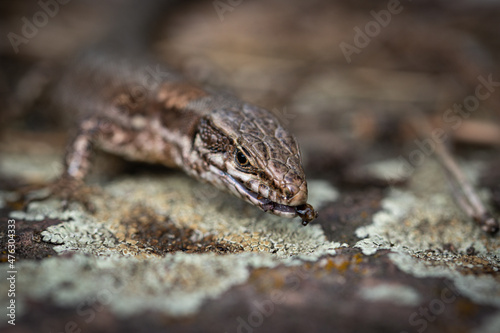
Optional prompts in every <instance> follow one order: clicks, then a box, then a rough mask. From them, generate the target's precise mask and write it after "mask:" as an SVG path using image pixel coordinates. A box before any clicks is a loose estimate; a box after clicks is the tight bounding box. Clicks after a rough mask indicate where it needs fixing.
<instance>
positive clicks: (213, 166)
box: [52, 53, 317, 225]
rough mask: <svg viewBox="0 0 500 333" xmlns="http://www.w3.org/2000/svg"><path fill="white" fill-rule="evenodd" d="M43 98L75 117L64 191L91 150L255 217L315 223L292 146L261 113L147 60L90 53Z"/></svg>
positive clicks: (80, 176)
mask: <svg viewBox="0 0 500 333" xmlns="http://www.w3.org/2000/svg"><path fill="white" fill-rule="evenodd" d="M70 68H71V70H68V71H67V72H66V73H65V75H64V77H62V78H61V80H60V81H59V84H58V85H57V86H56V88H55V90H54V91H53V93H52V96H53V99H54V101H55V102H56V104H57V105H59V107H60V109H61V110H64V111H66V112H68V113H69V114H71V115H74V116H76V119H77V122H76V123H77V128H78V130H77V131H76V135H75V136H74V139H73V141H72V142H71V144H70V145H69V148H68V152H67V154H66V157H65V172H64V175H63V177H62V179H64V181H65V182H68V181H69V182H72V181H75V182H77V181H78V182H81V181H83V180H84V178H85V176H86V175H87V173H88V171H89V169H90V166H91V163H90V158H91V153H92V150H93V149H94V147H95V148H99V149H102V150H105V151H108V152H110V153H114V154H117V155H121V156H123V157H125V158H127V159H131V160H138V161H144V162H151V163H160V164H163V165H166V166H169V167H178V168H181V169H183V170H184V171H185V172H186V173H188V174H189V175H191V176H193V177H195V178H197V179H200V180H203V181H206V182H209V183H211V184H213V185H215V186H216V187H218V188H220V189H224V190H227V191H230V192H231V193H233V194H234V195H236V196H237V197H240V198H241V199H243V200H245V201H247V202H249V203H250V204H252V205H254V206H257V207H259V208H261V209H262V210H264V211H266V212H269V213H272V214H276V215H280V216H284V217H295V216H300V217H301V218H302V220H303V224H304V225H305V224H307V223H308V222H310V221H312V220H313V219H314V218H315V217H316V215H317V214H316V212H315V211H314V209H313V208H312V206H310V205H309V204H307V182H306V177H305V174H304V170H303V168H302V164H301V154H300V149H299V146H298V144H297V141H296V140H295V138H294V137H293V135H292V134H290V133H289V132H288V131H287V130H286V129H285V127H284V126H283V125H282V124H281V123H280V121H279V120H278V118H276V117H275V116H274V115H273V114H272V113H271V112H269V111H267V110H265V109H262V108H260V107H257V106H254V105H251V104H247V103H244V102H241V101H239V100H237V99H235V98H232V97H227V96H222V95H219V94H214V93H210V92H208V91H206V90H204V89H202V88H200V87H198V86H196V85H193V84H191V83H189V82H187V81H185V80H183V79H182V78H180V77H179V76H178V75H175V74H173V73H172V72H171V71H169V70H167V69H165V68H164V67H161V66H160V65H158V64H157V63H155V62H151V60H149V59H142V60H141V59H137V58H134V59H126V58H123V57H120V56H112V55H109V54H108V55H106V56H104V55H99V54H96V53H91V54H87V55H85V56H83V57H82V58H80V59H78V60H77V62H75V64H74V65H72V66H70Z"/></svg>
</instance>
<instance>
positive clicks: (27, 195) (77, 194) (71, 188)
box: [10, 176, 100, 213]
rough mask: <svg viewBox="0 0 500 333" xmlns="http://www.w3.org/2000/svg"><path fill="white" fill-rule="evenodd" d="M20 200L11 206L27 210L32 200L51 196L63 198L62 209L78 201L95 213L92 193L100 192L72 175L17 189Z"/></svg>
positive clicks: (45, 198)
mask: <svg viewBox="0 0 500 333" xmlns="http://www.w3.org/2000/svg"><path fill="white" fill-rule="evenodd" d="M41 190H46V191H48V193H47V194H43V195H41V196H40V195H38V196H37V193H36V192H39V191H41ZM17 193H18V194H19V195H20V198H19V200H17V201H16V202H14V203H12V202H11V203H10V204H11V206H14V207H19V206H20V207H21V209H23V210H25V209H26V208H27V207H28V205H29V204H30V203H32V202H40V201H44V200H47V199H49V198H59V199H61V203H62V209H63V210H67V209H68V208H69V205H70V203H72V202H78V203H80V204H82V205H83V207H84V208H85V209H86V210H87V211H88V212H90V213H95V211H96V208H95V205H94V204H93V203H92V202H91V200H90V196H91V195H92V194H100V191H98V190H97V188H94V187H90V186H88V185H86V184H85V183H84V182H83V181H81V180H77V179H74V178H70V177H65V176H63V177H61V178H59V179H57V180H55V181H54V182H53V183H51V184H49V185H45V186H43V185H34V186H33V185H31V186H27V187H26V188H23V189H20V190H18V191H17Z"/></svg>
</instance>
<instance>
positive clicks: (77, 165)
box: [21, 117, 108, 212]
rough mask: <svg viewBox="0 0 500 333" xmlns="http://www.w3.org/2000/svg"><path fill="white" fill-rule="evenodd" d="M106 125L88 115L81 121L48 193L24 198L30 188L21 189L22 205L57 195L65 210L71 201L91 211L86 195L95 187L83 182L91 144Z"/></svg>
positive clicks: (89, 161) (91, 207) (89, 163)
mask: <svg viewBox="0 0 500 333" xmlns="http://www.w3.org/2000/svg"><path fill="white" fill-rule="evenodd" d="M107 124H108V122H107V121H105V120H103V119H100V118H97V117H89V118H86V119H85V120H83V121H82V122H80V125H79V127H78V130H77V132H76V135H75V136H74V137H73V139H72V140H71V142H70V144H69V145H68V147H67V151H66V154H65V156H64V171H63V173H62V175H61V176H60V177H59V178H58V179H56V180H55V181H54V182H53V183H52V184H50V185H49V186H48V194H46V195H44V196H41V197H31V198H28V199H27V198H26V194H29V195H31V194H32V193H30V192H33V189H32V188H31V189H27V190H25V191H21V195H22V196H23V199H22V201H24V206H25V207H26V206H27V205H28V204H29V203H31V202H34V201H43V200H46V199H48V198H50V197H56V198H61V199H62V200H63V201H62V202H63V207H64V208H65V209H66V208H67V207H68V204H69V203H70V202H79V203H81V204H83V205H84V207H85V208H86V209H87V210H89V211H90V212H93V211H95V207H94V205H93V204H92V203H91V201H90V200H89V196H90V194H92V193H95V192H96V189H95V188H91V187H89V186H87V185H85V182H84V180H85V177H86V176H87V174H88V173H89V171H90V168H91V165H92V155H93V147H94V146H95V144H96V143H97V141H98V140H99V138H100V137H102V136H103V134H104V133H105V132H106V131H107V128H108V125H107Z"/></svg>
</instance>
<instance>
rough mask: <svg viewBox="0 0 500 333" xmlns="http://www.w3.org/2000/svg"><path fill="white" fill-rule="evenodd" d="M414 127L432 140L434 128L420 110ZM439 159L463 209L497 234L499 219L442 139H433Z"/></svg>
mask: <svg viewBox="0 0 500 333" xmlns="http://www.w3.org/2000/svg"><path fill="white" fill-rule="evenodd" d="M411 124H412V127H413V128H414V130H415V131H416V132H417V134H418V136H420V137H423V138H426V139H429V140H432V138H431V132H432V129H431V127H430V125H429V122H428V121H427V120H426V118H425V117H424V116H423V115H422V114H421V113H420V112H419V111H417V112H416V116H415V117H414V118H413V119H412V120H411ZM433 142H434V144H435V153H436V157H437V160H438V161H439V162H440V164H441V166H442V167H443V168H444V169H445V171H446V173H447V175H448V179H449V180H450V183H451V184H452V194H453V196H454V197H455V200H456V201H457V203H458V205H459V206H460V207H461V208H462V210H463V211H464V212H465V213H466V214H467V215H468V216H469V217H470V218H472V219H473V220H474V221H475V222H476V223H477V224H478V225H479V226H480V227H481V229H482V230H484V231H485V232H487V233H490V234H495V233H496V232H497V231H498V229H499V224H498V220H497V219H495V218H494V217H493V216H492V215H491V214H490V212H488V210H487V209H486V207H485V206H484V204H483V202H482V201H481V199H480V198H479V196H478V195H477V193H476V190H475V189H474V187H473V186H472V184H471V183H470V182H469V180H468V179H467V177H466V176H465V174H464V173H463V172H462V170H461V169H460V167H459V166H458V164H457V162H456V161H455V159H454V158H453V156H452V155H451V153H450V152H449V150H448V148H447V147H446V146H445V144H444V143H443V142H441V140H433Z"/></svg>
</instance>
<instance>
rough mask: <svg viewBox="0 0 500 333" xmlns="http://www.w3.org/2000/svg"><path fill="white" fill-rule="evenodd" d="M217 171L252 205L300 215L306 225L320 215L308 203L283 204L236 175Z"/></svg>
mask: <svg viewBox="0 0 500 333" xmlns="http://www.w3.org/2000/svg"><path fill="white" fill-rule="evenodd" d="M217 173H218V174H219V175H220V176H222V177H221V179H222V180H223V182H224V183H225V185H226V186H227V188H229V189H230V190H231V191H232V192H233V193H234V194H236V195H237V196H239V197H241V198H242V199H244V200H245V201H247V202H249V203H251V204H252V205H254V206H257V207H259V208H260V209H262V210H263V211H264V212H268V213H272V214H274V215H279V216H283V217H289V218H291V217H296V216H299V217H300V218H302V224H303V225H304V226H305V225H307V224H308V223H309V222H311V221H312V220H314V219H315V218H316V217H317V216H318V213H317V212H316V211H315V210H314V208H313V207H312V206H311V205H309V204H307V203H306V204H302V205H298V206H288V205H283V204H280V203H277V202H274V201H271V200H269V199H268V198H264V197H262V196H261V195H260V194H258V193H255V192H253V191H252V190H250V189H248V188H247V187H246V186H245V185H243V184H242V183H241V182H239V181H238V180H236V179H235V178H234V177H232V176H231V175H229V174H228V173H226V172H224V171H222V170H219V169H217Z"/></svg>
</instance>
